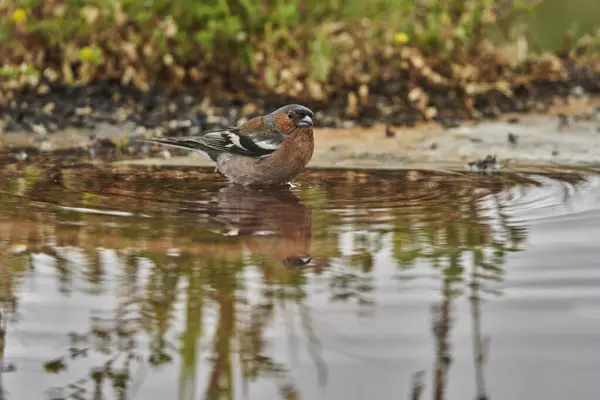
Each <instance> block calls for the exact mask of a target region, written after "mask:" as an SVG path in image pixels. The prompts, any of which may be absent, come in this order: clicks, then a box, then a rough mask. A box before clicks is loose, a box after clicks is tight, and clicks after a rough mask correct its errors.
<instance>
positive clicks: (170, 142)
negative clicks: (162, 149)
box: [141, 137, 219, 161]
mask: <svg viewBox="0 0 600 400" xmlns="http://www.w3.org/2000/svg"><path fill="white" fill-rule="evenodd" d="M141 141H142V142H147V143H154V144H162V145H164V146H171V147H178V148H180V149H185V150H194V151H197V152H198V153H200V154H202V155H203V156H205V157H207V158H209V159H210V160H212V161H217V156H218V155H219V152H217V151H215V150H214V149H211V148H210V147H208V146H206V145H204V144H203V143H202V142H201V141H200V140H198V139H195V140H187V139H184V138H181V139H177V138H167V137H165V138H151V139H141Z"/></svg>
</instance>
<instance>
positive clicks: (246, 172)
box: [146, 104, 314, 186]
mask: <svg viewBox="0 0 600 400" xmlns="http://www.w3.org/2000/svg"><path fill="white" fill-rule="evenodd" d="M313 118H314V114H313V112H312V111H311V110H310V109H308V108H307V107H304V106H301V105H299V104H289V105H286V106H283V107H281V108H279V109H277V110H275V111H273V112H272V113H271V114H269V115H265V116H260V117H256V118H252V119H250V120H249V121H247V122H246V123H244V124H242V125H240V126H239V127H235V128H230V129H226V130H221V131H216V132H209V133H206V134H203V135H201V136H188V137H181V138H151V139H147V140H146V141H149V142H153V143H159V144H164V145H168V146H175V147H180V148H184V149H188V150H195V151H197V152H199V153H201V154H203V155H205V156H206V157H208V158H210V159H211V160H213V161H215V162H216V163H217V169H218V170H219V171H221V173H222V174H223V175H225V176H226V177H227V178H228V179H229V180H230V181H232V182H233V183H237V184H240V185H243V186H274V185H277V186H278V185H284V184H286V183H288V182H289V181H290V180H291V179H292V178H294V177H295V176H296V175H298V173H300V172H301V171H302V170H303V169H304V168H305V167H306V164H308V162H309V161H310V159H311V157H312V155H313V151H314V136H313Z"/></svg>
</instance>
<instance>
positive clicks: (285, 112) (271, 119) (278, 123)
mask: <svg viewBox="0 0 600 400" xmlns="http://www.w3.org/2000/svg"><path fill="white" fill-rule="evenodd" d="M314 117H315V116H314V114H313V112H312V111H311V110H310V109H309V108H307V107H304V106H301V105H299V104H288V105H287V106H283V107H281V108H279V109H277V110H275V111H273V112H272V113H271V114H269V115H267V116H266V119H267V123H268V124H269V125H272V127H273V128H275V129H276V130H277V131H279V132H281V133H284V134H290V133H292V132H293V131H294V130H296V129H297V128H312V126H313V118H314Z"/></svg>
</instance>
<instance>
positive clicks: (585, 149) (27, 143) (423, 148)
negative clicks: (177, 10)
mask: <svg viewBox="0 0 600 400" xmlns="http://www.w3.org/2000/svg"><path fill="white" fill-rule="evenodd" d="M142 136H144V135H143V133H142V132H139V130H136V127H135V125H134V124H131V123H124V124H121V125H111V124H104V125H102V126H97V127H96V128H95V129H93V130H91V129H75V128H69V129H65V130H62V131H60V132H56V133H54V134H52V135H47V136H45V137H44V140H43V141H41V143H40V140H39V135H37V134H35V133H12V134H5V135H3V136H2V137H1V141H2V145H3V147H4V149H8V150H7V151H8V153H5V157H14V158H15V159H17V158H18V157H19V154H21V157H22V155H23V153H26V154H27V156H28V159H30V160H31V159H32V158H35V157H37V156H39V155H40V154H41V155H43V154H50V153H61V152H62V153H63V154H65V152H66V153H69V152H71V153H73V154H76V155H77V157H76V158H78V159H80V160H87V161H94V162H99V163H103V162H113V163H122V164H137V165H139V164H143V165H186V166H190V165H196V166H211V165H213V164H212V163H211V162H210V161H206V160H205V159H204V158H202V157H201V156H200V155H198V154H196V153H188V152H185V151H183V150H178V149H168V151H165V149H164V148H162V149H161V148H160V147H159V146H151V147H148V146H146V145H144V144H141V143H140V142H139V141H137V139H139V138H140V137H142ZM315 136H316V139H315V140H316V149H315V154H314V157H313V159H312V161H311V163H310V164H309V166H310V167H311V168H392V169H396V168H405V167H425V168H452V169H454V168H463V167H465V166H466V164H467V163H468V162H470V161H474V160H477V159H482V158H484V157H486V156H487V155H488V154H493V155H496V157H497V160H498V162H499V163H500V165H501V166H503V167H509V168H510V167H511V166H515V167H516V165H517V164H545V165H558V164H561V165H572V166H577V165H594V164H596V163H599V162H600V98H582V99H573V98H571V99H570V100H568V101H565V102H557V103H555V104H554V105H553V106H552V107H551V108H550V109H549V110H548V111H547V112H545V113H530V114H522V113H519V114H506V115H504V116H502V117H500V118H498V119H495V120H490V119H488V120H484V121H464V122H462V123H461V124H459V125H458V126H455V127H445V126H444V125H442V124H439V123H423V124H417V125H415V126H412V127H392V126H389V125H385V124H381V123H379V124H374V125H373V126H372V127H370V128H364V127H352V128H347V129H334V128H317V129H315ZM124 138H125V139H124ZM124 140H126V142H127V144H126V145H120V146H118V145H115V143H117V144H118V143H122V142H123V141H124ZM19 149H20V150H19ZM23 149H24V150H23Z"/></svg>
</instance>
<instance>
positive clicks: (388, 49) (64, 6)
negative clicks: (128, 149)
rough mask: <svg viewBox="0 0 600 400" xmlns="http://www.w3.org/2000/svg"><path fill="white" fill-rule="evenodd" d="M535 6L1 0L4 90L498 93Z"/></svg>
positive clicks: (405, 1) (551, 64)
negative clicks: (102, 85)
mask: <svg viewBox="0 0 600 400" xmlns="http://www.w3.org/2000/svg"><path fill="white" fill-rule="evenodd" d="M541 1H543V0H502V1H500V0H464V1H463V0H436V1H427V0H417V1H415V0H374V1H370V2H364V1H360V0H352V1H340V0H324V1H322V0H289V1H281V0H209V1H201V2H200V1H191V0H153V1H139V0H91V1H77V0H69V1H67V0H4V1H1V2H0V43H1V44H2V46H1V49H0V57H1V59H2V63H3V65H2V67H1V69H0V76H2V77H4V84H3V93H2V94H3V97H4V98H10V94H9V93H10V91H12V90H15V89H18V88H21V87H23V86H28V85H29V86H34V87H37V88H38V90H39V91H40V92H45V91H47V90H48V87H47V85H45V84H41V83H44V82H46V83H48V84H51V83H66V84H80V83H87V82H90V81H93V80H100V79H117V80H119V81H121V82H122V83H131V84H133V85H135V86H136V87H138V88H140V89H142V90H148V89H150V88H151V87H153V86H155V85H156V84H157V83H166V84H168V85H169V87H171V88H178V87H181V86H182V85H186V84H190V83H193V84H203V86H204V88H203V89H202V90H212V93H213V94H214V95H217V94H218V93H220V92H221V91H224V90H230V91H233V92H236V91H242V90H244V88H247V87H249V86H250V87H252V88H256V89H259V90H261V91H265V92H272V93H277V94H285V95H288V96H292V97H300V98H305V99H311V100H324V99H326V98H327V97H328V95H329V94H331V93H332V92H334V91H336V90H340V89H342V88H348V87H355V86H356V85H361V84H367V85H368V84H369V83H371V82H372V81H374V80H377V79H387V78H390V77H395V76H399V75H402V76H404V77H406V74H408V77H409V78H411V79H412V80H413V81H414V80H422V81H424V82H425V83H424V84H426V85H429V86H433V87H440V88H446V89H448V88H456V87H458V88H460V89H461V90H463V91H465V92H466V93H467V94H473V93H477V92H485V91H489V90H501V91H503V92H505V93H506V92H507V91H508V87H509V86H510V85H508V84H507V83H502V82H504V80H505V79H509V78H511V74H510V73H509V72H508V71H511V70H514V69H515V68H519V67H522V65H523V63H524V62H525V61H526V60H527V59H528V58H530V57H531V56H534V54H532V50H535V49H533V48H534V47H535V44H533V45H532V43H530V41H531V36H528V35H527V31H526V28H527V24H528V23H529V22H531V18H532V15H534V14H535V12H536V7H537V6H539V3H540V2H541ZM548 1H552V0H548ZM582 1H585V0H580V3H581V2H582ZM587 3H590V7H594V5H593V4H591V3H593V2H586V3H585V4H587ZM548 31H551V30H548ZM566 33H567V32H560V33H557V32H552V34H553V35H557V34H562V35H564V34H566ZM590 33H591V34H590V35H587V36H585V37H583V38H581V35H579V39H581V40H578V41H576V42H573V43H572V44H571V45H572V48H573V49H575V48H576V49H578V51H579V53H578V54H581V52H582V51H583V52H584V53H585V52H588V51H589V50H593V51H597V50H598V46H599V44H600V35H598V34H597V33H595V32H593V30H590ZM569 50H570V49H569ZM534 58H535V57H534ZM594 60H595V58H594ZM541 62H542V64H543V65H546V66H547V68H539V69H538V70H537V71H533V70H527V69H522V71H521V72H524V73H527V72H529V73H534V72H535V73H537V74H538V75H539V77H540V78H544V79H552V78H556V77H561V76H562V75H561V73H563V75H564V70H563V67H564V66H563V65H562V64H561V63H560V61H559V60H555V59H550V60H549V59H548V56H547V55H546V56H545V58H542V60H541ZM586 62H589V60H587V59H586ZM596 72H598V70H596ZM484 82H487V83H494V85H482V83H484ZM498 82H500V83H498ZM474 83H477V84H478V85H474ZM413 95H414V94H413ZM359 98H360V100H361V101H363V100H364V96H359Z"/></svg>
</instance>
